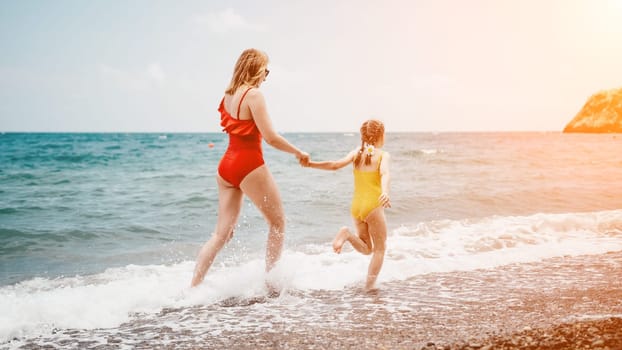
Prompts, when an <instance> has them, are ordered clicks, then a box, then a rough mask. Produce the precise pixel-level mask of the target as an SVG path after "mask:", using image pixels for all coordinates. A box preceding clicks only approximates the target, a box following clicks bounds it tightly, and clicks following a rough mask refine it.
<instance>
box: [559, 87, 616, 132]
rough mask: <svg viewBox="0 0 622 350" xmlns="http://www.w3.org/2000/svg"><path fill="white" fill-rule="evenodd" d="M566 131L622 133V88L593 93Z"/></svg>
mask: <svg viewBox="0 0 622 350" xmlns="http://www.w3.org/2000/svg"><path fill="white" fill-rule="evenodd" d="M564 132H592V133H606V132H619V133H622V88H621V89H613V90H605V91H600V92H598V93H596V94H594V95H592V97H590V98H589V100H587V102H586V103H585V105H584V106H583V108H582V109H581V111H579V113H578V114H577V115H576V116H575V117H574V118H573V119H572V120H571V121H570V123H568V125H566V127H565V128H564Z"/></svg>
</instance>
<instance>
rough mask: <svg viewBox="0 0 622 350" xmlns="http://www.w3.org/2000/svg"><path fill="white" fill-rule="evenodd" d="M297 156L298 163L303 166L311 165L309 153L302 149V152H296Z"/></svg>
mask: <svg viewBox="0 0 622 350" xmlns="http://www.w3.org/2000/svg"><path fill="white" fill-rule="evenodd" d="M296 158H297V159H298V163H300V165H301V166H303V167H308V166H309V153H307V152H303V151H300V153H297V154H296Z"/></svg>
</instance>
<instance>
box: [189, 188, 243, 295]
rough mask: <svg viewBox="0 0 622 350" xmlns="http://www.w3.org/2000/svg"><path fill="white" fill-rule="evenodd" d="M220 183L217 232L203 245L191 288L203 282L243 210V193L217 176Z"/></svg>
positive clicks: (230, 235)
mask: <svg viewBox="0 0 622 350" xmlns="http://www.w3.org/2000/svg"><path fill="white" fill-rule="evenodd" d="M216 182H217V183H218V219H217V222H216V230H215V231H214V234H213V235H212V237H211V238H210V239H209V240H208V241H207V242H206V243H205V244H204V245H203V247H202V248H201V250H200V251H199V255H198V256H197V263H196V266H195V268H194V275H193V276H192V282H191V286H192V287H195V286H196V285H198V284H199V283H201V282H203V278H205V274H206V273H207V270H208V269H209V268H210V266H211V265H212V263H213V262H214V259H215V258H216V254H218V252H219V251H220V250H221V249H222V247H223V246H224V245H225V243H227V241H229V240H230V239H231V237H232V236H233V229H234V227H235V224H236V222H237V220H238V216H239V215H240V209H241V208H242V198H243V196H242V191H241V190H240V189H238V188H235V187H233V186H231V184H229V183H228V182H226V181H225V180H223V179H222V178H221V177H220V176H216Z"/></svg>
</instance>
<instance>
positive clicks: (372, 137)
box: [354, 119, 384, 167]
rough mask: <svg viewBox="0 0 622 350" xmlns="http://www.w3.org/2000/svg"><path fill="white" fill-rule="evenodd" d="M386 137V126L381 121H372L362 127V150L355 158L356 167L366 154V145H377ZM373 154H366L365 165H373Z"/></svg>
mask: <svg viewBox="0 0 622 350" xmlns="http://www.w3.org/2000/svg"><path fill="white" fill-rule="evenodd" d="M382 137H384V124H382V122H381V121H380V120H375V119H370V120H368V121H366V122H364V123H363V125H361V149H360V150H359V153H358V154H357V155H356V158H354V166H356V167H358V166H359V164H360V163H361V160H362V158H363V153H365V144H368V145H374V146H375V145H376V143H377V142H378V141H380V139H381V138H382ZM371 156H372V154H371V153H366V154H365V165H369V164H371Z"/></svg>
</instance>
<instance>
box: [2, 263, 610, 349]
mask: <svg viewBox="0 0 622 350" xmlns="http://www.w3.org/2000/svg"><path fill="white" fill-rule="evenodd" d="M621 273H622V251H619V252H611V253H607V254H603V255H598V256H579V257H559V258H554V259H548V260H546V261H541V262H538V263H530V264H512V265H507V266H503V267H502V268H498V269H489V270H475V271H464V272H452V273H432V274H427V275H421V276H416V277H414V278H410V279H408V280H405V281H393V282H385V283H382V284H381V285H380V286H379V287H380V288H379V289H378V290H375V291H373V292H369V293H365V292H362V290H361V289H360V288H358V287H352V288H347V289H345V290H339V291H327V290H313V291H306V292H303V291H285V292H284V293H283V294H282V295H281V296H279V297H277V298H265V297H264V298H261V297H260V298H256V299H252V300H250V299H246V300H237V301H236V300H235V298H234V299H233V300H229V301H226V302H225V301H223V302H220V303H216V304H209V305H197V306H192V307H182V308H165V309H162V310H161V311H160V312H159V313H157V314H155V315H144V314H143V315H133V316H132V319H131V320H130V321H129V322H126V323H124V324H122V325H120V326H118V327H115V328H112V329H91V330H80V329H55V330H54V331H53V332H52V334H48V335H44V336H39V337H34V338H27V339H18V340H15V341H11V342H9V343H4V344H0V348H3V347H5V346H9V348H20V349H37V348H40V347H44V346H48V345H51V346H53V347H54V346H56V347H59V348H97V349H118V348H127V347H128V346H129V347H131V348H136V349H153V348H157V349H417V350H419V349H423V350H437V349H443V350H445V349H448V350H455V349H460V350H471V349H487V350H488V349H574V348H577V346H580V347H581V348H587V349H601V350H604V349H609V350H613V349H619V348H622V344H621V343H620V342H622V281H621V280H619V276H620V274H621Z"/></svg>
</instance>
